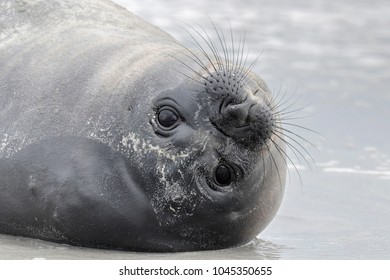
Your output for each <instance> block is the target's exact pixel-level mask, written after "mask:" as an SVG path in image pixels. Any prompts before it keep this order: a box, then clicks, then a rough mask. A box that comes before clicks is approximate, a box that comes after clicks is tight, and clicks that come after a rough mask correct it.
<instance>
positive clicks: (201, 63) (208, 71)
mask: <svg viewBox="0 0 390 280" xmlns="http://www.w3.org/2000/svg"><path fill="white" fill-rule="evenodd" d="M177 44H178V45H179V46H181V47H182V48H184V49H185V50H186V51H188V52H189V53H190V55H189V54H187V53H185V52H181V51H179V52H180V53H181V54H183V55H184V56H186V57H187V58H189V59H191V60H192V61H193V62H195V63H196V64H197V65H198V66H199V67H201V68H202V69H203V70H205V71H206V72H207V73H208V74H209V75H211V72H210V70H209V69H208V68H207V67H206V66H205V65H204V62H203V61H202V60H201V59H200V58H199V57H198V56H197V55H196V54H195V53H194V52H193V51H191V50H190V49H189V48H187V47H185V46H183V45H182V44H180V43H177ZM170 56H171V57H174V56H173V55H170ZM182 63H184V62H183V61H182ZM184 64H185V63H184ZM192 70H193V71H194V72H197V73H198V71H196V70H194V69H192ZM198 74H199V73H198Z"/></svg>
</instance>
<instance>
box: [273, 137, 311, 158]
mask: <svg viewBox="0 0 390 280" xmlns="http://www.w3.org/2000/svg"><path fill="white" fill-rule="evenodd" d="M274 133H279V134H280V135H282V136H284V137H286V138H288V139H290V140H291V141H293V142H294V143H296V144H297V145H298V146H299V147H300V148H301V149H302V150H304V151H305V153H306V154H307V155H308V156H309V158H310V159H311V161H312V162H313V164H314V165H315V161H314V159H313V157H312V156H311V154H310V153H309V151H308V150H307V149H306V148H305V147H304V146H303V145H302V144H301V143H299V142H298V141H297V140H296V139H294V138H293V137H291V136H290V135H288V134H286V133H284V132H283V131H280V130H274ZM290 133H291V132H290ZM293 134H294V135H296V134H295V133H293ZM298 137H299V138H302V139H303V140H304V141H305V142H307V143H309V144H310V145H313V144H312V143H310V142H309V141H308V140H306V139H304V138H303V137H301V136H299V135H298ZM282 138H283V137H282ZM283 141H284V142H285V143H286V144H287V145H288V146H289V147H291V148H293V149H294V150H296V151H297V152H298V153H299V154H300V155H301V156H302V158H303V159H304V160H305V162H306V163H307V165H308V166H311V164H310V163H309V162H308V161H307V159H306V157H305V156H303V154H302V153H301V152H300V151H299V150H298V149H297V148H296V147H295V146H294V145H292V144H291V143H290V142H289V141H287V140H285V139H283Z"/></svg>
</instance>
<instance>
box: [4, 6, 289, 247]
mask: <svg viewBox="0 0 390 280" xmlns="http://www.w3.org/2000/svg"><path fill="white" fill-rule="evenodd" d="M0 8H1V13H0V65H1V67H0V232H1V233H6V234H13V235H22V236H28V237H34V238H40V239H44V240H50V241H55V242H61V243H69V244H73V245H80V246H92V247H99V248H116V249H126V250H137V251H186V250H206V249H218V248H225V247H230V246H237V245H240V244H244V243H246V242H248V241H250V240H251V239H252V238H254V236H256V235H257V234H258V233H259V232H260V231H261V230H262V229H264V228H265V227H266V225H267V224H268V223H269V222H270V221H271V220H272V218H273V216H274V215H275V213H276V211H277V209H278V207H279V205H280V201H281V199H282V195H283V190H284V181H285V172H286V164H285V160H284V153H285V152H284V140H283V138H282V136H281V134H280V133H278V129H280V128H279V116H278V113H277V112H276V106H275V105H274V104H273V103H272V102H273V101H272V98H271V95H270V92H269V90H268V88H267V87H266V85H265V83H264V82H263V81H262V80H260V79H259V78H258V77H256V76H255V75H253V74H251V73H249V72H246V70H245V69H242V65H240V64H239V63H234V62H238V59H237V60H236V61H234V59H233V61H231V62H230V64H229V62H228V59H222V58H221V56H219V55H217V54H215V53H214V51H215V49H213V48H212V52H213V53H214V55H213V59H210V57H211V56H205V58H206V59H207V63H204V64H202V63H200V62H201V59H199V56H198V55H197V54H196V53H197V52H199V50H193V51H191V50H188V49H184V48H183V47H181V46H180V45H179V44H178V43H177V42H176V41H175V40H174V39H173V38H172V37H171V36H169V35H168V34H166V33H164V32H162V31H161V30H159V29H158V28H156V27H154V26H152V25H150V24H148V23H146V22H145V21H143V20H141V19H139V18H138V17H136V16H134V15H132V14H131V13H129V12H127V11H126V10H124V9H123V8H121V7H118V6H116V5H114V4H112V3H110V2H108V1H75V0H66V1H40V0H32V1H20V2H19V1H8V0H6V1H2V2H1V3H0ZM188 58H190V59H188ZM183 67H184V68H187V69H190V70H191V71H189V72H190V73H187V74H183V73H179V72H180V71H179V72H178V69H183ZM182 72H185V71H182Z"/></svg>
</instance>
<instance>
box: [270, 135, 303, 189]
mask: <svg viewBox="0 0 390 280" xmlns="http://www.w3.org/2000/svg"><path fill="white" fill-rule="evenodd" d="M275 135H276V134H275ZM276 137H278V138H279V139H281V140H284V139H283V138H281V137H280V136H279V135H276ZM270 141H271V142H272V143H273V144H274V146H275V147H276V149H277V150H278V152H279V154H280V155H281V156H282V159H283V161H284V163H285V164H286V165H287V164H288V162H287V160H288V161H289V162H290V163H291V164H292V165H293V167H294V169H295V171H296V172H297V174H298V177H299V181H300V182H301V184H302V177H301V174H300V173H299V170H298V168H297V166H296V165H295V163H294V162H293V160H292V159H291V158H290V156H289V155H288V154H287V152H286V151H284V150H283V149H282V148H280V147H279V145H278V144H277V143H276V142H275V141H273V140H272V139H271V138H270ZM293 153H294V155H295V156H296V157H297V155H296V153H295V152H294V151H293ZM287 172H288V175H289V177H291V173H290V170H289V169H288V168H287Z"/></svg>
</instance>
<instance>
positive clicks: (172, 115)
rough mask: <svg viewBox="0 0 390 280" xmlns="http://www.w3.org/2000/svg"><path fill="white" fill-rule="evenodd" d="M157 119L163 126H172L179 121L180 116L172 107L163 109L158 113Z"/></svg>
mask: <svg viewBox="0 0 390 280" xmlns="http://www.w3.org/2000/svg"><path fill="white" fill-rule="evenodd" d="M157 120H158V123H159V124H160V125H161V126H162V127H164V128H172V127H173V126H174V125H175V124H176V123H177V122H178V121H179V117H178V115H177V113H176V112H175V111H173V110H172V109H161V110H160V111H159V112H158V114H157Z"/></svg>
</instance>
